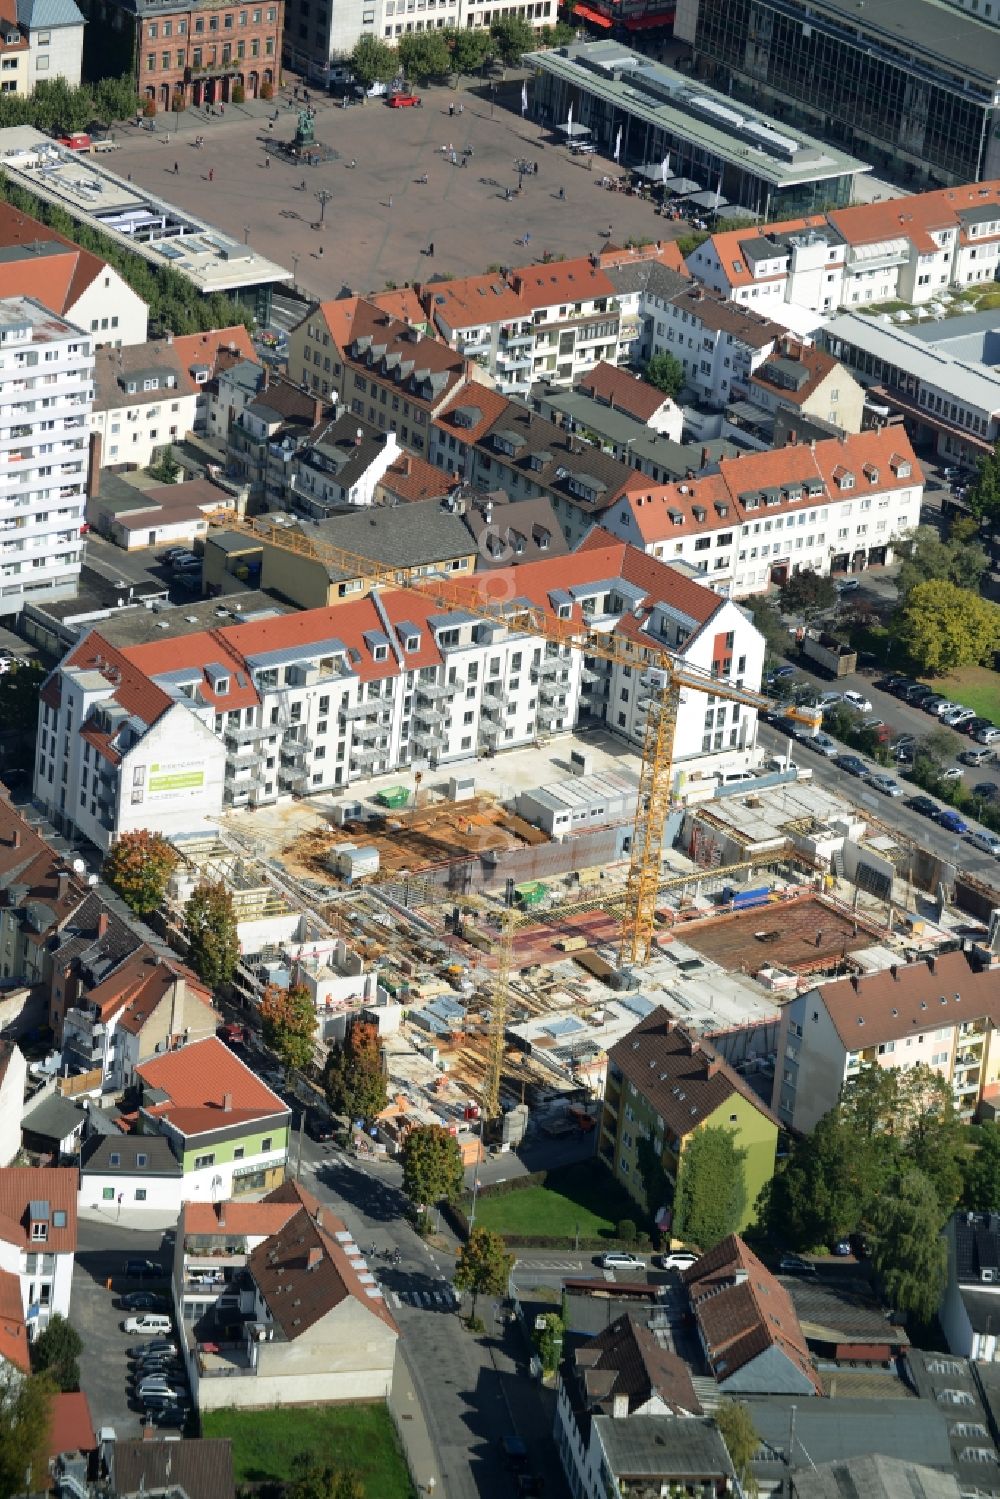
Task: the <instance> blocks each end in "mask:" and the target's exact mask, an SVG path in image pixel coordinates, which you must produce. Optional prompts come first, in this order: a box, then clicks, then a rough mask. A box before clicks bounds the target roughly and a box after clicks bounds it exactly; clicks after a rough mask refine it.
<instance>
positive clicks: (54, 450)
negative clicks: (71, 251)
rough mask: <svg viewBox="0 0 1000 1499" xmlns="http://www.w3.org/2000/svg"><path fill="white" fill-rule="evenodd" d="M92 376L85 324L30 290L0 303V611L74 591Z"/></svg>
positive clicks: (68, 595) (80, 556) (80, 557)
mask: <svg viewBox="0 0 1000 1499" xmlns="http://www.w3.org/2000/svg"><path fill="white" fill-rule="evenodd" d="M93 375H94V355H93V349H92V347H91V340H90V338H89V336H88V335H86V334H84V333H81V331H80V329H79V328H76V327H74V326H73V324H72V323H68V322H64V321H62V320H61V319H60V318H57V317H55V316H54V315H53V314H52V313H51V312H48V311H47V310H46V309H45V308H44V307H43V306H42V305H41V304H40V303H39V302H36V301H34V300H33V299H32V298H30V297H11V298H9V299H8V300H6V301H4V302H3V303H2V304H0V480H2V489H0V615H6V614H15V613H17V611H18V610H19V609H20V608H21V606H22V604H23V603H24V602H25V600H26V599H30V600H32V601H35V602H40V601H41V600H42V599H62V598H72V597H73V595H74V594H75V593H76V590H77V585H78V583H79V577H80V567H81V563H82V560H83V542H82V541H81V539H80V536H81V526H82V524H83V516H84V506H85V504H86V485H87V422H88V418H89V415H90V407H91V401H92V398H93Z"/></svg>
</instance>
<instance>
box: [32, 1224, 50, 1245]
mask: <svg viewBox="0 0 1000 1499" xmlns="http://www.w3.org/2000/svg"><path fill="white" fill-rule="evenodd" d="M48 1236H49V1225H48V1224H47V1223H33V1224H32V1225H31V1241H32V1243H33V1244H44V1243H45V1241H46V1239H47V1238H48Z"/></svg>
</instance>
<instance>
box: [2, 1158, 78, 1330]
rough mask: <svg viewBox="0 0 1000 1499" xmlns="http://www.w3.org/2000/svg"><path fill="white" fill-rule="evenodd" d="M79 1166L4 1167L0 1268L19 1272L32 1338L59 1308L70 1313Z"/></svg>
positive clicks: (60, 1313)
mask: <svg viewBox="0 0 1000 1499" xmlns="http://www.w3.org/2000/svg"><path fill="white" fill-rule="evenodd" d="M76 1178H77V1172H76V1168H75V1167H69V1166H6V1167H4V1168H3V1169H2V1170H0V1225H2V1227H0V1274H3V1273H6V1274H7V1275H11V1276H16V1277H17V1280H18V1283H19V1285H20V1289H21V1302H22V1308H23V1313H24V1318H25V1321H26V1323H27V1327H28V1335H29V1337H30V1338H31V1341H32V1342H34V1341H35V1339H36V1338H37V1337H38V1335H39V1334H40V1333H42V1332H44V1331H45V1328H46V1327H47V1326H48V1323H49V1318H50V1317H51V1316H52V1315H53V1313H56V1312H58V1313H59V1315H60V1316H62V1317H68V1316H69V1303H70V1293H71V1291H72V1287H73V1256H74V1255H75V1253H76Z"/></svg>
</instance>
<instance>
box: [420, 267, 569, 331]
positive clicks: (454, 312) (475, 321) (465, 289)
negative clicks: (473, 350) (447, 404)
mask: <svg viewBox="0 0 1000 1499" xmlns="http://www.w3.org/2000/svg"><path fill="white" fill-rule="evenodd" d="M583 264H586V262H585V261H584V262H583ZM513 274H514V275H516V274H517V272H514V273H513ZM420 296H421V301H422V302H423V305H424V307H425V309H426V311H427V314H428V316H429V317H430V318H431V319H432V321H434V322H435V323H437V320H438V318H440V319H441V322H442V323H445V324H446V325H447V328H448V331H449V332H450V333H455V332H457V331H458V330H459V329H462V328H480V327H482V325H483V324H484V323H498V322H506V321H517V320H519V319H521V318H527V317H530V316H531V304H530V303H529V302H526V301H525V300H524V298H523V297H522V296H521V294H520V292H519V291H516V290H514V288H513V287H512V286H511V285H509V283H508V282H506V281H505V280H504V278H503V276H502V275H501V274H500V272H499V271H488V272H487V273H486V275H484V276H461V277H459V279H458V280H456V281H442V282H432V283H431V285H430V286H422V287H421V288H420ZM438 326H439V327H440V324H438ZM442 331H443V330H442Z"/></svg>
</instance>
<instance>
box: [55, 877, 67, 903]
mask: <svg viewBox="0 0 1000 1499" xmlns="http://www.w3.org/2000/svg"><path fill="white" fill-rule="evenodd" d="M68 889H69V870H68V869H60V871H59V875H58V878H57V880H56V898H57V899H58V900H61V901H62V900H65V899H66V892H67V891H68Z"/></svg>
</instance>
